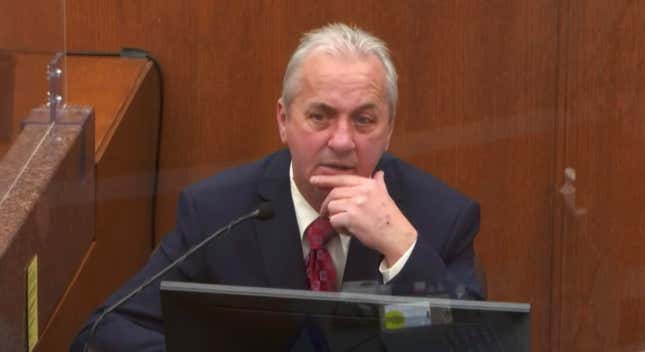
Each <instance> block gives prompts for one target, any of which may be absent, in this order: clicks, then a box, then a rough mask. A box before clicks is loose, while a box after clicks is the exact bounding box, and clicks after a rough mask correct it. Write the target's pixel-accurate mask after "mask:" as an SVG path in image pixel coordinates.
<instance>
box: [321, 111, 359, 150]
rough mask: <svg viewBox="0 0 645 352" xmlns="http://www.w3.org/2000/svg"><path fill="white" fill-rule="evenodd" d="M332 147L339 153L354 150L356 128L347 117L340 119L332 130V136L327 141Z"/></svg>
mask: <svg viewBox="0 0 645 352" xmlns="http://www.w3.org/2000/svg"><path fill="white" fill-rule="evenodd" d="M327 145H328V146H329V148H330V149H332V150H334V151H335V152H337V153H346V152H349V151H352V150H354V148H355V147H356V144H355V143H354V130H353V128H352V125H351V123H350V122H349V121H348V120H347V119H343V118H341V119H338V120H337V121H336V123H335V124H334V127H333V129H332V131H331V136H330V137H329V141H328V143H327Z"/></svg>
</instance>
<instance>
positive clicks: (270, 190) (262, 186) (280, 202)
mask: <svg viewBox="0 0 645 352" xmlns="http://www.w3.org/2000/svg"><path fill="white" fill-rule="evenodd" d="M290 161H291V158H290V156H289V154H288V153H287V152H280V153H278V154H276V155H275V156H274V157H273V158H271V159H270V160H269V161H268V163H267V166H266V168H265V174H264V176H263V177H262V179H261V180H260V181H259V183H258V192H259V194H260V197H261V198H263V199H265V200H268V201H270V202H271V205H272V207H273V212H274V216H273V218H272V219H269V220H267V221H262V222H256V236H257V241H258V243H259V246H260V252H261V254H262V260H263V262H264V268H265V272H266V275H267V279H268V281H269V285H270V286H271V287H281V288H294V289H307V288H308V282H307V277H306V275H305V262H304V259H303V254H302V244H301V243H300V234H299V233H298V223H297V220H296V215H295V211H294V209H293V201H292V200H291V188H290V183H289V163H290Z"/></svg>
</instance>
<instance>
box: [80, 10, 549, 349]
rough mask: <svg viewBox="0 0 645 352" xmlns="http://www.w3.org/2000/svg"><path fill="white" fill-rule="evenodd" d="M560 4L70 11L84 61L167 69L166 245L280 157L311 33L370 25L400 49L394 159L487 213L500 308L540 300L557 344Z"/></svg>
mask: <svg viewBox="0 0 645 352" xmlns="http://www.w3.org/2000/svg"><path fill="white" fill-rule="evenodd" d="M558 9H559V8H558V2H557V1H556V0H540V1H513V0H496V1H488V2H473V1H466V0H462V1H402V2H384V1H367V0H362V1H353V2H346V1H337V0H334V1H327V2H316V1H296V0H284V1H238V2H231V1H183V2H180V1H174V0H143V1H136V2H132V1H125V0H110V1H102V2H87V1H81V0H69V1H68V2H67V11H68V26H67V28H68V35H67V38H68V47H69V49H70V50H100V51H106V50H118V49H119V48H121V47H126V46H128V47H141V48H144V49H146V50H148V51H150V52H151V53H152V55H153V56H155V57H156V58H157V59H158V60H159V62H160V63H161V66H162V68H163V70H164V79H165V93H166V94H165V102H164V103H165V110H164V121H163V131H162V146H161V170H160V185H159V189H158V192H159V193H158V211H157V219H158V222H157V238H160V237H161V236H162V235H163V233H165V232H166V231H168V230H169V229H170V228H171V227H172V226H173V223H174V211H175V206H176V200H177V197H178V193H179V191H180V189H181V188H183V187H184V186H186V185H187V184H189V183H192V182H194V181H196V180H199V179H201V178H203V177H205V176H207V175H209V174H211V173H213V172H216V171H218V170H221V169H222V168H225V167H229V166H233V165H236V164H239V163H241V162H244V161H247V160H251V159H254V158H257V157H260V156H262V155H264V154H266V153H267V152H269V151H271V150H274V149H276V148H278V147H279V146H280V144H279V140H278V138H277V133H276V126H275V122H274V114H275V104H276V99H277V97H278V95H279V93H280V88H281V78H282V75H283V72H284V67H285V65H286V63H287V60H288V56H289V54H290V53H291V51H292V50H293V49H294V48H295V46H296V44H297V39H298V37H299V35H300V34H301V33H302V32H303V31H305V30H308V29H312V28H316V27H318V26H320V25H322V24H325V23H329V22H334V21H345V22H348V23H355V24H357V25H359V26H361V27H363V28H365V29H367V30H368V31H371V32H373V33H375V34H376V35H378V36H380V37H382V38H383V39H384V40H385V41H386V42H388V43H389V44H390V46H391V49H392V51H393V53H394V58H395V61H396V63H397V66H398V69H399V72H400V76H401V77H400V85H399V86H400V90H401V100H400V108H399V113H398V117H397V127H396V130H395V135H394V137H393V144H392V151H394V152H395V153H397V154H399V155H401V156H402V157H403V158H405V159H407V160H410V161H412V162H414V163H415V164H417V165H418V166H420V167H422V168H424V169H426V170H429V171H431V172H433V173H435V174H436V175H438V176H439V177H441V178H442V179H444V180H445V181H446V182H447V183H449V184H451V185H453V186H455V187H457V188H459V189H461V190H463V191H464V192H465V193H467V194H469V195H471V196H473V197H474V198H476V199H478V200H479V201H480V202H481V203H482V207H483V210H482V215H483V227H482V231H481V234H480V237H479V239H478V242H477V246H478V248H479V251H480V254H481V256H482V259H483V262H484V263H485V265H486V267H487V271H488V278H489V288H490V296H491V299H496V300H512V301H529V302H531V303H532V304H533V305H534V306H533V309H534V310H533V312H534V313H533V314H534V315H533V319H534V324H533V343H534V345H533V346H534V350H535V351H547V350H549V348H548V343H549V333H548V332H549V330H548V321H549V319H550V317H549V312H550V289H551V282H550V275H551V266H550V265H551V247H550V246H551V240H552V238H551V231H552V213H551V206H552V202H553V197H554V196H555V195H556V194H555V191H554V189H555V187H554V182H555V180H554V179H553V177H554V176H553V175H554V174H555V170H554V163H553V157H554V154H555V149H554V148H555V147H554V146H555V144H554V143H555V130H554V127H555V125H556V124H555V116H556V104H557V101H558V100H557V89H558V84H557V67H556V65H557V62H558V56H557V44H558V41H557V34H558V22H557V21H558Z"/></svg>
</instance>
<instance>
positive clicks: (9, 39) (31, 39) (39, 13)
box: [0, 0, 65, 72]
mask: <svg viewBox="0 0 645 352" xmlns="http://www.w3.org/2000/svg"><path fill="white" fill-rule="evenodd" d="M1 8H2V11H0V50H9V51H17V52H39V53H43V52H48V53H54V52H58V51H63V48H64V44H65V37H64V33H65V31H64V24H65V18H64V15H65V0H22V1H8V0H4V1H2V5H1ZM41 72H44V71H41Z"/></svg>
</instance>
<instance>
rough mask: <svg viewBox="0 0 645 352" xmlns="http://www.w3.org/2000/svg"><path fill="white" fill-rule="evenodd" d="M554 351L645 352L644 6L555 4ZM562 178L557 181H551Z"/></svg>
mask: <svg viewBox="0 0 645 352" xmlns="http://www.w3.org/2000/svg"><path fill="white" fill-rule="evenodd" d="M561 17H562V20H561V22H562V26H561V30H560V37H561V38H562V39H561V41H562V43H561V48H562V49H561V53H560V60H559V61H560V72H561V79H560V83H559V87H560V91H561V94H560V98H561V110H560V116H559V121H560V122H561V127H560V128H561V129H562V134H561V138H560V139H561V145H562V148H561V149H560V150H559V154H560V157H559V166H560V167H559V169H563V168H564V167H573V168H575V169H576V171H577V181H576V184H575V187H576V205H577V207H579V208H584V209H586V214H584V215H578V216H576V215H575V214H573V213H572V212H571V211H570V209H568V208H566V207H563V208H562V212H561V214H560V215H561V220H560V221H559V224H560V226H561V233H560V234H559V235H560V237H559V238H557V240H556V242H555V243H556V244H557V245H558V246H557V248H556V250H557V257H556V259H557V260H558V263H557V265H556V269H557V268H559V269H560V270H558V271H557V272H556V275H555V277H556V279H557V281H556V282H555V288H556V290H555V291H554V303H556V305H555V309H557V310H556V311H555V312H556V314H554V323H553V334H554V341H556V342H557V344H555V345H554V347H557V349H554V350H557V351H642V350H643V349H645V330H643V326H644V325H645V256H643V252H644V251H645V242H644V241H643V238H644V237H643V236H645V205H644V200H645V184H644V183H643V181H642V180H643V179H645V122H644V119H643V118H644V116H645V91H644V90H643V87H644V84H643V82H645V37H644V36H643V33H645V4H644V3H643V2H640V1H612V2H607V1H599V0H598V1H586V2H579V1H562V10H561ZM558 176H559V177H560V175H558Z"/></svg>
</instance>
